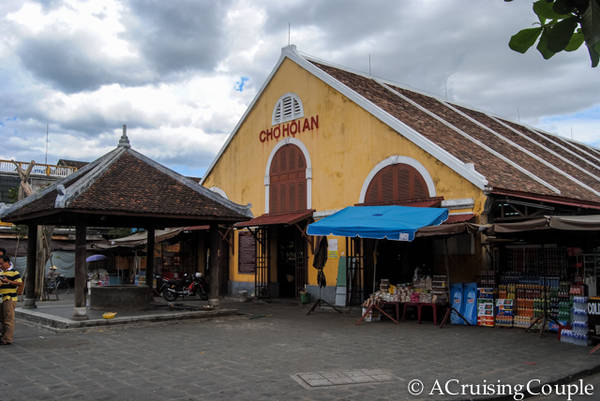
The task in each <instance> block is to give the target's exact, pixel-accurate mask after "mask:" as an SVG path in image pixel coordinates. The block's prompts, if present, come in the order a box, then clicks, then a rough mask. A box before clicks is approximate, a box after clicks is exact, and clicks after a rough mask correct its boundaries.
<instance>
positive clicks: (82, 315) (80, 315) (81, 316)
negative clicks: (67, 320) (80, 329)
mask: <svg viewBox="0 0 600 401" xmlns="http://www.w3.org/2000/svg"><path fill="white" fill-rule="evenodd" d="M71 320H88V316H87V308H86V307H83V308H79V307H75V308H73V316H72V317H71Z"/></svg>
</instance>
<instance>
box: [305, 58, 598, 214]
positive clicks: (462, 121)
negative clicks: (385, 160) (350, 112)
mask: <svg viewBox="0 0 600 401" xmlns="http://www.w3.org/2000/svg"><path fill="white" fill-rule="evenodd" d="M306 60H307V61H308V62H310V63H311V64H312V65H314V66H315V67H317V68H318V69H320V70H321V71H322V72H324V73H326V74H327V75H329V76H330V77H332V78H333V79H334V80H336V81H337V82H339V83H341V84H342V85H343V86H345V87H346V88H348V89H349V90H350V91H353V92H355V93H357V94H358V95H360V96H361V97H362V98H364V100H365V101H366V102H368V103H370V104H374V105H375V106H377V107H378V108H380V109H381V110H383V111H384V112H386V113H387V114H389V115H391V116H392V117H394V118H395V119H397V120H398V121H400V122H402V123H403V124H405V125H406V126H408V127H410V128H411V129H413V130H414V131H416V132H417V133H418V134H419V135H421V136H422V137H424V138H426V139H427V140H429V141H431V142H433V143H434V144H435V145H437V146H439V147H440V148H441V149H443V151H445V152H447V153H449V154H451V155H452V156H454V157H455V158H457V159H458V160H460V161H462V162H463V163H472V164H473V167H474V169H475V170H476V171H477V172H479V173H480V174H482V175H483V176H484V177H485V179H486V180H487V181H488V188H487V189H488V190H493V189H495V188H502V189H504V190H513V191H519V192H525V193H531V194H538V195H545V196H553V197H561V198H568V199H577V200H582V201H587V202H593V203H597V202H600V150H598V149H595V148H593V147H591V146H588V145H585V144H581V143H578V142H574V141H570V140H568V139H565V138H560V137H558V136H554V135H550V134H548V133H546V132H541V131H539V130H536V129H533V128H530V127H527V126H524V125H521V124H516V123H514V122H509V121H506V120H503V119H500V118H498V117H494V116H491V115H488V114H486V113H483V112H481V111H476V110H471V109H469V108H466V107H462V106H458V105H455V104H451V103H449V102H447V101H444V100H441V99H437V98H434V97H432V96H427V95H424V94H422V93H418V92H415V91H412V90H408V89H404V88H400V87H398V86H396V85H394V84H391V83H388V82H386V81H382V80H380V79H375V78H372V77H369V76H365V75H362V74H360V73H355V72H350V71H347V70H345V69H342V68H339V67H334V66H331V65H327V64H325V63H323V62H321V61H314V60H311V59H308V58H307V59H306ZM399 133H400V134H402V132H399Z"/></svg>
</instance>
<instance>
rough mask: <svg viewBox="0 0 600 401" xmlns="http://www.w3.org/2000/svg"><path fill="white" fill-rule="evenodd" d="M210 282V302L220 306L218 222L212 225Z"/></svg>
mask: <svg viewBox="0 0 600 401" xmlns="http://www.w3.org/2000/svg"><path fill="white" fill-rule="evenodd" d="M209 235H210V283H209V288H210V291H209V295H208V304H209V305H213V306H219V279H220V277H219V276H220V268H219V265H220V263H219V258H220V256H221V255H219V245H220V239H221V238H220V237H219V226H218V225H217V224H211V225H210V234H209Z"/></svg>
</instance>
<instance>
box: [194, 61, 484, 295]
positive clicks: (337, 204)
mask: <svg viewBox="0 0 600 401" xmlns="http://www.w3.org/2000/svg"><path fill="white" fill-rule="evenodd" d="M287 92H293V93H295V94H297V95H298V96H299V97H300V99H301V100H302V103H303V107H304V116H305V117H309V118H310V117H311V116H315V115H318V117H319V129H318V130H314V131H306V132H303V133H300V134H298V135H296V136H295V138H296V139H298V140H300V141H301V142H302V143H304V145H305V146H306V147H307V148H308V152H309V154H310V161H311V163H312V177H313V178H312V208H313V209H316V210H317V211H322V210H330V209H339V208H343V207H345V206H350V205H354V204H356V203H358V201H359V196H360V191H361V188H362V185H363V182H364V180H365V179H366V177H367V175H368V174H369V172H370V171H371V170H372V169H373V168H374V167H375V166H376V165H377V164H378V163H379V162H381V161H383V160H385V159H386V158H388V157H389V156H394V155H401V156H407V157H411V158H414V159H416V160H418V161H419V162H420V163H421V164H422V165H423V166H424V167H425V168H426V169H427V170H428V171H429V174H430V175H431V177H432V178H433V181H434V184H435V188H436V195H437V196H443V197H444V199H457V198H473V199H474V200H475V205H474V208H473V212H474V213H475V214H476V215H479V214H480V213H481V212H482V210H483V206H484V202H485V195H484V194H483V192H482V191H481V190H479V189H478V188H477V187H475V186H474V185H473V184H471V183H470V182H469V181H467V180H465V179H464V178H462V177H461V176H459V175H458V174H457V173H455V172H454V171H453V170H451V169H449V168H448V167H447V166H445V165H444V164H442V163H441V162H440V161H438V160H437V159H435V158H434V157H433V156H431V155H430V154H428V153H426V152H425V151H423V150H422V149H421V148H419V147H418V146H416V145H414V144H413V143H412V142H410V141H408V140H407V139H405V138H404V137H403V136H402V135H399V134H398V133H397V132H396V131H394V130H392V129H391V128H389V127H388V126H387V125H385V124H383V123H382V122H380V121H379V120H378V119H376V118H375V117H373V116H372V115H371V114H370V113H368V112H366V111H364V110H363V109H362V108H360V107H359V106H357V105H356V104H355V103H353V102H352V101H350V100H349V99H348V98H346V97H345V96H343V95H342V94H340V93H339V92H337V91H336V90H334V89H333V88H331V87H329V86H328V85H326V84H325V83H323V82H322V81H321V80H319V79H318V78H316V77H314V76H313V75H312V74H310V73H308V72H307V71H305V70H304V69H302V68H301V67H299V66H298V65H297V64H295V63H294V62H292V61H290V60H289V59H286V60H285V61H284V62H283V63H282V64H281V66H280V68H279V70H278V71H277V72H276V74H275V75H274V76H273V79H272V80H271V82H270V83H269V84H268V85H267V87H266V88H265V90H264V92H263V94H262V96H261V97H260V98H259V99H258V100H257V102H256V103H255V105H254V107H253V109H252V110H251V111H250V113H249V114H248V116H247V118H246V120H245V121H244V122H243V123H242V125H241V127H240V129H239V131H238V132H237V134H236V136H235V137H234V138H233V140H232V141H231V142H230V144H229V146H228V148H227V149H226V150H225V152H224V153H223V155H222V156H221V158H220V159H219V160H218V161H217V163H216V164H215V166H214V168H213V169H212V171H211V172H210V173H209V175H208V176H207V177H206V180H205V182H204V185H205V186H206V187H208V188H210V187H212V186H217V187H219V188H221V189H223V190H224V191H225V192H226V194H227V196H228V197H229V199H231V200H232V201H234V202H238V203H241V204H246V203H251V204H252V212H253V213H254V216H259V215H261V214H263V213H264V212H265V186H264V177H265V173H266V170H265V169H266V165H267V160H268V158H269V156H270V154H271V151H272V150H273V148H274V147H275V145H276V144H277V141H275V140H271V141H267V142H264V143H263V142H260V140H259V133H260V131H261V130H265V129H270V128H272V126H271V119H272V113H273V108H274V106H275V104H276V102H277V100H278V99H279V98H280V97H281V96H282V95H284V94H285V93H287ZM280 140H281V139H280ZM338 244H339V250H340V253H342V252H345V249H344V244H345V239H344V238H343V237H339V238H338ZM237 250H238V247H237V246H236V252H235V255H234V257H233V258H231V261H230V279H231V280H233V281H253V280H254V276H253V275H247V274H242V275H240V274H238V273H237ZM309 254H310V252H309ZM337 265H338V259H330V260H329V261H328V263H327V265H326V267H325V269H324V271H325V274H326V276H327V280H328V285H335V277H336V275H337ZM311 266H312V255H311V259H310V260H309V283H310V284H316V271H315V269H313V268H312V267H311Z"/></svg>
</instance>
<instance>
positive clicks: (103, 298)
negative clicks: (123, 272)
mask: <svg viewBox="0 0 600 401" xmlns="http://www.w3.org/2000/svg"><path fill="white" fill-rule="evenodd" d="M150 302H152V289H151V288H150V287H147V286H136V285H109V286H106V287H92V288H90V307H91V308H92V309H95V310H107V309H131V310H144V309H147V308H148V307H149V306H150Z"/></svg>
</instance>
